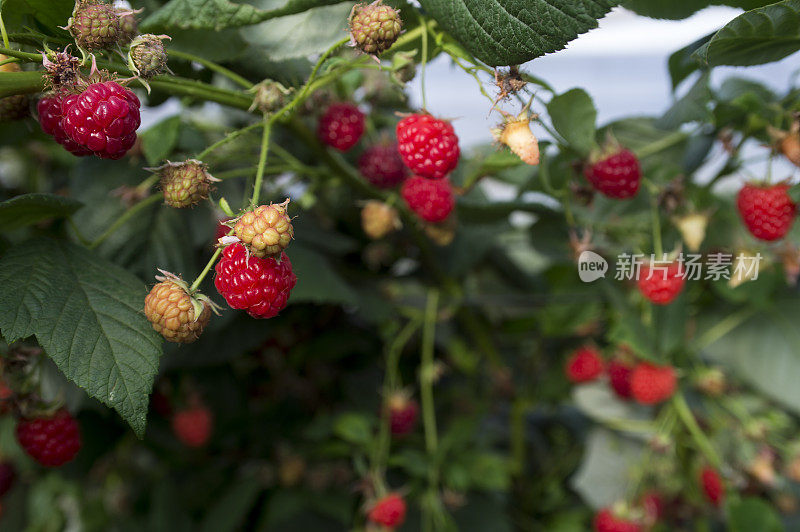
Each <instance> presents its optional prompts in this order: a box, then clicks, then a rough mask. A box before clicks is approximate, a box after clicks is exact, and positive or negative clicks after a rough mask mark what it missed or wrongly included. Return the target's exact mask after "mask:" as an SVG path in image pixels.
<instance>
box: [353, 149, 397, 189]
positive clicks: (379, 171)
mask: <svg viewBox="0 0 800 532" xmlns="http://www.w3.org/2000/svg"><path fill="white" fill-rule="evenodd" d="M358 170H359V171H360V172H361V175H362V176H364V178H365V179H366V180H367V181H369V182H370V183H372V184H373V185H374V186H376V187H378V188H392V187H395V186H397V185H399V184H400V183H402V182H403V180H404V179H405V178H406V176H407V175H408V169H407V168H406V167H405V165H404V164H403V159H401V158H400V154H399V153H398V152H397V145H388V146H387V145H380V144H379V145H377V146H372V147H370V148H367V150H366V151H365V152H364V153H363V154H362V155H361V157H360V158H359V159H358Z"/></svg>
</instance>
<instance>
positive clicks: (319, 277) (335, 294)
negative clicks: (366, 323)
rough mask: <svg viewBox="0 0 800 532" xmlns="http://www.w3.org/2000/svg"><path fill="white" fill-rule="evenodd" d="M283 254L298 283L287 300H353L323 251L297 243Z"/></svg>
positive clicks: (348, 301)
mask: <svg viewBox="0 0 800 532" xmlns="http://www.w3.org/2000/svg"><path fill="white" fill-rule="evenodd" d="M286 254H287V255H288V256H289V259H290V260H291V261H292V270H293V271H294V273H295V275H297V285H296V286H295V288H294V290H292V296H291V298H290V299H289V303H290V304H291V303H298V302H300V301H312V302H314V303H344V304H354V303H355V302H356V295H355V293H354V292H353V290H352V289H351V288H350V286H348V284H347V283H346V282H345V281H344V279H342V278H341V277H340V276H339V274H338V273H336V271H335V270H334V269H333V268H332V267H331V265H330V262H329V261H328V259H327V258H325V256H324V255H322V254H321V253H318V252H316V251H314V250H313V249H311V248H308V247H305V246H300V245H297V243H295V245H293V246H291V247H290V248H289V250H288V251H287V253H286Z"/></svg>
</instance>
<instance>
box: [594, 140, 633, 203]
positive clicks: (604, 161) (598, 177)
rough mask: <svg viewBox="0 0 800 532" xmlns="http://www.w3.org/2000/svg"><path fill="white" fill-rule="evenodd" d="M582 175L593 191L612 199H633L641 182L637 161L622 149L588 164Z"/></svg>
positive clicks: (629, 152) (631, 154) (627, 151)
mask: <svg viewBox="0 0 800 532" xmlns="http://www.w3.org/2000/svg"><path fill="white" fill-rule="evenodd" d="M584 175H585V176H586V179H588V180H589V182H590V183H591V184H592V186H594V188H595V189H597V190H598V191H599V192H601V193H603V194H605V195H606V196H608V197H609V198H614V199H628V198H632V197H634V196H635V195H636V193H637V192H638V191H639V185H640V184H641V182H642V169H641V167H640V166H639V159H637V158H636V155H634V154H633V152H632V151H630V150H627V149H624V148H623V149H620V150H619V151H617V152H615V153H612V154H611V155H608V156H606V157H603V158H601V159H599V160H597V161H594V162H592V163H591V164H589V165H588V166H587V167H586V168H585V169H584Z"/></svg>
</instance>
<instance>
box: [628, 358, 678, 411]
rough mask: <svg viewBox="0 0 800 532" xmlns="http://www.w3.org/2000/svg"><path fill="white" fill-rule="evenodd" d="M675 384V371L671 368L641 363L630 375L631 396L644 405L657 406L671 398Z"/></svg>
mask: <svg viewBox="0 0 800 532" xmlns="http://www.w3.org/2000/svg"><path fill="white" fill-rule="evenodd" d="M677 382H678V380H677V377H676V376H675V370H674V369H673V368H672V367H671V366H656V365H655V364H650V363H649V362H642V363H640V364H638V365H637V366H636V367H635V368H634V369H633V373H632V374H631V395H632V396H633V398H634V399H636V401H638V402H639V403H642V404H644V405H654V404H658V403H661V402H662V401H666V400H667V399H669V398H670V397H672V394H673V393H675V387H676V386H677Z"/></svg>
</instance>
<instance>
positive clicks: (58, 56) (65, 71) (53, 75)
mask: <svg viewBox="0 0 800 532" xmlns="http://www.w3.org/2000/svg"><path fill="white" fill-rule="evenodd" d="M42 65H43V66H44V70H45V75H44V80H45V87H46V88H49V89H52V90H53V91H56V92H61V91H67V92H69V91H72V90H77V88H78V86H79V85H80V84H81V83H82V82H83V78H82V76H81V72H80V69H81V60H80V59H78V58H77V57H75V56H73V55H71V54H70V53H69V52H68V51H66V50H65V51H63V52H50V53H49V54H47V53H44V52H42Z"/></svg>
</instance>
